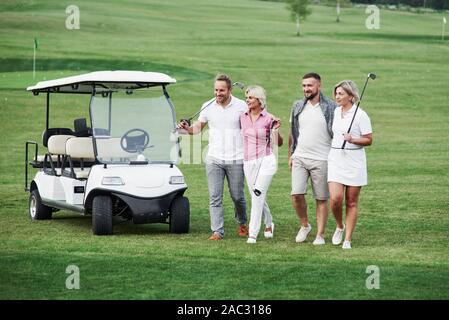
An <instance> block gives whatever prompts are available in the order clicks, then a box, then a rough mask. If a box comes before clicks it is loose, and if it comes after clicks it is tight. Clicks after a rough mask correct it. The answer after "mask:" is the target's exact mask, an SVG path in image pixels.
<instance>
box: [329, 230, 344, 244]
mask: <svg viewBox="0 0 449 320" xmlns="http://www.w3.org/2000/svg"><path fill="white" fill-rule="evenodd" d="M344 231H345V225H343V229H340V228H338V227H337V228H336V229H335V232H334V235H333V236H332V244H333V245H335V246H338V245H339V244H340V243H341V240H342V239H343V232H344Z"/></svg>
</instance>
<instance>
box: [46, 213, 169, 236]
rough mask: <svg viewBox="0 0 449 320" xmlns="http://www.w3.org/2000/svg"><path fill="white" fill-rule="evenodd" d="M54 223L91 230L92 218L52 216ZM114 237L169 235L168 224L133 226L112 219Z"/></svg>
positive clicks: (124, 221) (131, 223)
mask: <svg viewBox="0 0 449 320" xmlns="http://www.w3.org/2000/svg"><path fill="white" fill-rule="evenodd" d="M52 220H53V221H54V222H57V223H60V224H61V225H63V226H64V227H65V228H73V229H86V230H91V229H92V218H91V216H90V215H88V216H81V215H60V216H58V215H54V216H53V219H52ZM113 234H114V235H151V234H153V235H154V234H169V231H168V224H163V223H148V224H134V223H133V222H132V221H131V220H120V219H118V218H115V217H114V220H113Z"/></svg>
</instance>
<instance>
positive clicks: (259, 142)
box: [240, 110, 273, 161]
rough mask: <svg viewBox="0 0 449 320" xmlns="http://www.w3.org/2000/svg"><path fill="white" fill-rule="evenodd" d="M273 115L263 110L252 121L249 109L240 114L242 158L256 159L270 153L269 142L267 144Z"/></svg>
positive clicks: (246, 159) (247, 159)
mask: <svg viewBox="0 0 449 320" xmlns="http://www.w3.org/2000/svg"><path fill="white" fill-rule="evenodd" d="M272 121H273V116H272V115H271V114H269V113H268V112H267V111H266V110H263V111H262V112H261V113H260V115H259V117H258V118H257V120H256V121H255V122H254V123H253V122H252V121H251V116H250V114H249V110H247V111H246V112H244V113H242V114H241V115H240V126H241V132H242V137H243V159H244V160H245V161H249V160H254V159H258V158H261V157H264V156H269V155H270V154H272V152H273V151H272V148H271V142H270V145H269V146H267V141H268V137H269V134H270V128H271V122H272Z"/></svg>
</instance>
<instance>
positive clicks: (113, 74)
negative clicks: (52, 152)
mask: <svg viewBox="0 0 449 320" xmlns="http://www.w3.org/2000/svg"><path fill="white" fill-rule="evenodd" d="M170 83H176V80H175V79H174V78H172V77H170V76H168V75H166V74H164V73H159V72H144V71H96V72H90V73H85V74H81V75H78V76H72V77H66V78H60V79H55V80H48V81H40V82H38V83H37V84H36V85H35V86H30V87H28V88H27V91H33V93H35V94H37V93H39V92H55V93H58V92H59V93H92V91H93V87H94V86H95V88H97V89H106V90H109V89H139V88H147V87H152V86H157V85H167V84H170Z"/></svg>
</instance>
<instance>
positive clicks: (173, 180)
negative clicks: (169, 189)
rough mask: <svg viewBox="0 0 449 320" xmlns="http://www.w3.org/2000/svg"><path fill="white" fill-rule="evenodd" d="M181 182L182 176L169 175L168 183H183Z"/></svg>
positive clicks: (182, 180)
mask: <svg viewBox="0 0 449 320" xmlns="http://www.w3.org/2000/svg"><path fill="white" fill-rule="evenodd" d="M183 183H184V177H183V176H171V177H170V184H183Z"/></svg>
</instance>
